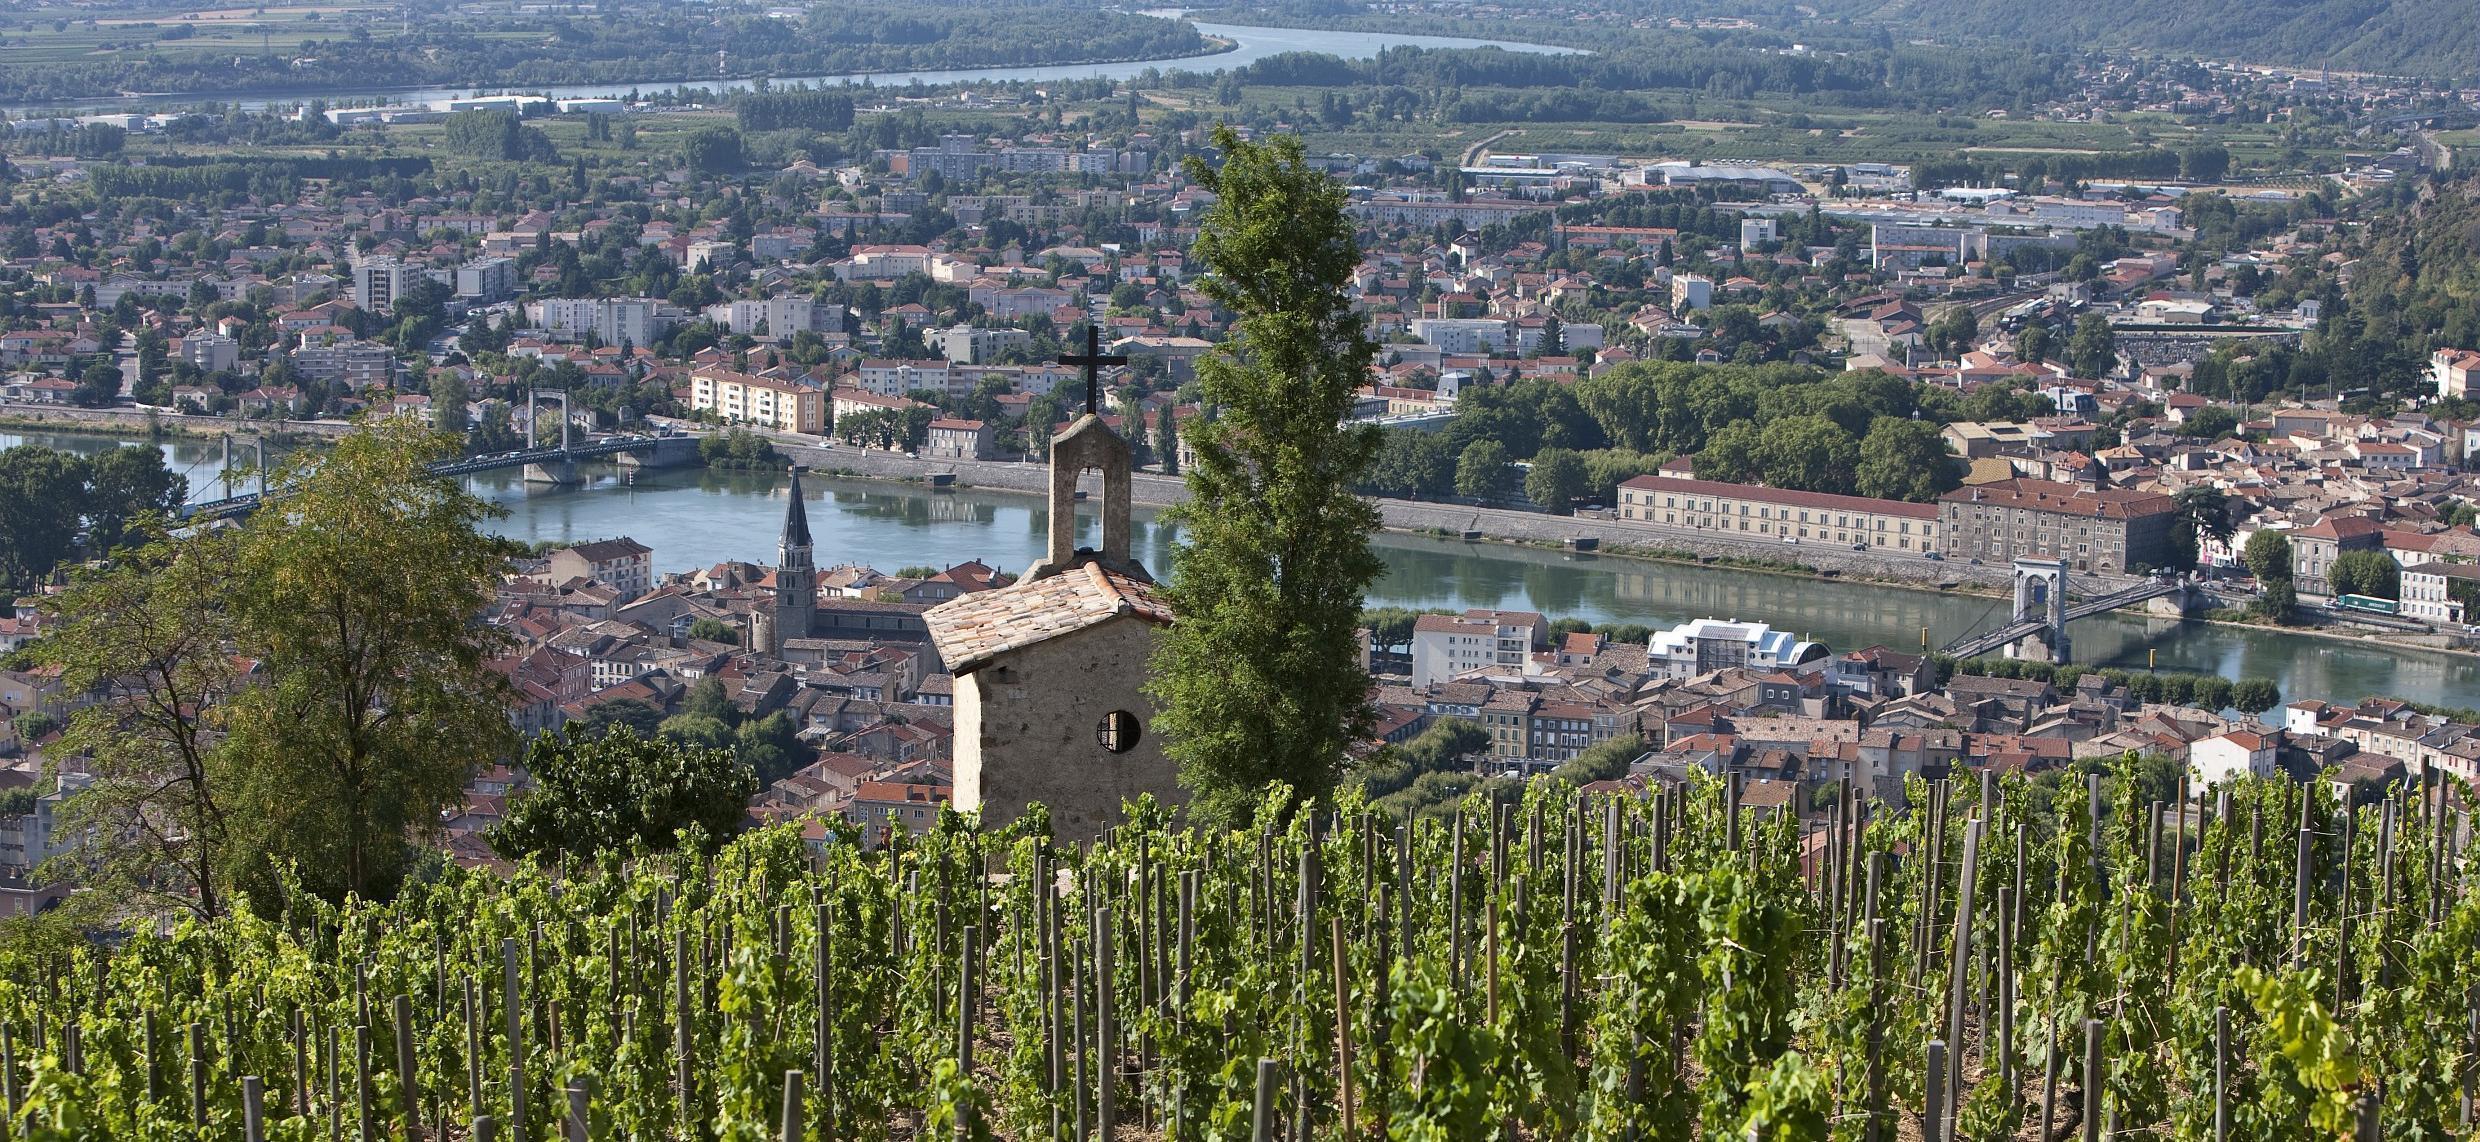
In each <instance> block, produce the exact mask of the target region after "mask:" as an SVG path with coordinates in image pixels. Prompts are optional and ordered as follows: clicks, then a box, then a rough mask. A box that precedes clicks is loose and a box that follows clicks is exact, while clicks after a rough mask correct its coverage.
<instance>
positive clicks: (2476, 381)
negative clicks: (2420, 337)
mask: <svg viewBox="0 0 2480 1142" xmlns="http://www.w3.org/2000/svg"><path fill="white" fill-rule="evenodd" d="M2428 376H2429V379H2430V380H2433V381H2435V382H2437V396H2438V398H2439V399H2441V400H2451V399H2454V398H2458V397H2467V396H2470V395H2471V394H2472V391H2473V390H2474V389H2480V352H2474V351H2472V350H2470V349H2439V350H2437V351H2436V352H2435V353H2431V354H2429V357H2428Z"/></svg>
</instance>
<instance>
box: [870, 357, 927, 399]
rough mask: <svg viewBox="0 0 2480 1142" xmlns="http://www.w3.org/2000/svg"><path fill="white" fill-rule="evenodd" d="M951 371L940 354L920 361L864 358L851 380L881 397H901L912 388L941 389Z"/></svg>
mask: <svg viewBox="0 0 2480 1142" xmlns="http://www.w3.org/2000/svg"><path fill="white" fill-rule="evenodd" d="M950 371H951V370H950V369H949V367H948V361H947V360H946V359H945V358H943V357H932V358H929V359H927V360H921V361H907V360H902V359H893V360H875V359H874V360H864V361H862V362H861V368H860V370H859V371H857V372H855V373H854V374H853V383H854V384H855V385H857V386H859V387H860V389H861V391H863V392H866V393H874V394H877V395H879V396H882V397H900V396H903V395H904V394H906V393H909V392H912V391H914V390H915V389H928V390H930V391H931V392H934V393H944V392H946V391H947V385H948V380H949V376H948V374H949V372H950Z"/></svg>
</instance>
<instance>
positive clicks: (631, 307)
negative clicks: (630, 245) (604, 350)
mask: <svg viewBox="0 0 2480 1142" xmlns="http://www.w3.org/2000/svg"><path fill="white" fill-rule="evenodd" d="M658 304H660V303H658V302H657V301H655V299H653V298H650V297H605V298H593V297H559V298H547V299H545V300H542V301H529V302H527V303H525V319H526V320H527V321H529V322H532V323H533V325H534V328H536V329H539V330H541V331H542V334H543V336H545V337H548V338H550V339H552V340H554V341H583V340H585V338H586V335H587V334H593V335H594V337H595V338H596V339H597V340H599V341H601V342H602V343H603V344H605V345H622V344H626V345H629V346H632V347H636V346H644V345H650V344H652V343H653V342H654V340H655V338H656V336H658V335H659V334H660V332H661V330H660V329H659V328H658V326H657V324H656V322H655V306H656V305H658Z"/></svg>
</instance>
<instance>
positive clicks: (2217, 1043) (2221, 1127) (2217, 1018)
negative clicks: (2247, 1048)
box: [2213, 1007, 2230, 1142]
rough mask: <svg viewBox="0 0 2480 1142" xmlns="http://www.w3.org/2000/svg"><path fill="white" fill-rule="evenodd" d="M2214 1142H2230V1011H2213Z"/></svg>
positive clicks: (2224, 1009) (2223, 1008)
mask: <svg viewBox="0 0 2480 1142" xmlns="http://www.w3.org/2000/svg"><path fill="white" fill-rule="evenodd" d="M2213 1142H2230V1009H2229V1008H2227V1007H2215V1008H2214V1009H2213Z"/></svg>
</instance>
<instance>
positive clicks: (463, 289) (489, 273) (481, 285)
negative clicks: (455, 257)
mask: <svg viewBox="0 0 2480 1142" xmlns="http://www.w3.org/2000/svg"><path fill="white" fill-rule="evenodd" d="M515 292H517V263H516V262H514V261H512V260H510V259H507V258H476V259H474V260H473V261H470V262H467V263H465V264H464V265H462V266H459V267H457V270H456V296H458V297H461V298H464V299H466V300H468V301H479V302H483V303H486V304H487V303H490V302H494V301H498V300H500V299H501V298H504V297H507V296H508V295H510V294H512V293H515Z"/></svg>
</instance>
